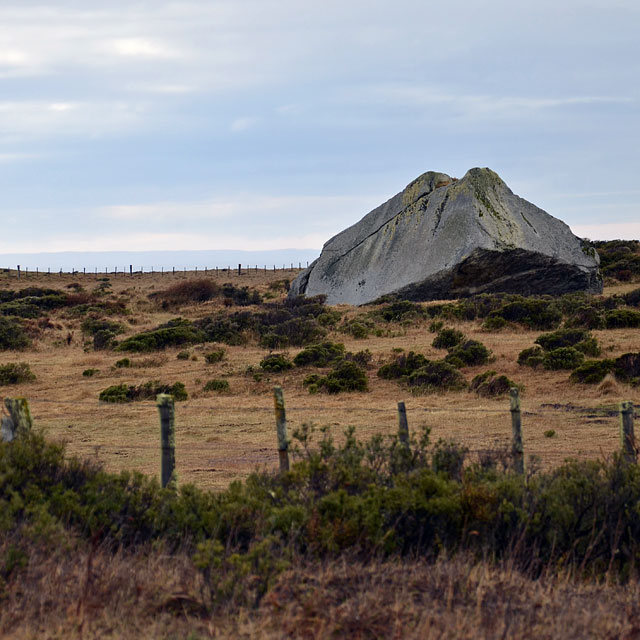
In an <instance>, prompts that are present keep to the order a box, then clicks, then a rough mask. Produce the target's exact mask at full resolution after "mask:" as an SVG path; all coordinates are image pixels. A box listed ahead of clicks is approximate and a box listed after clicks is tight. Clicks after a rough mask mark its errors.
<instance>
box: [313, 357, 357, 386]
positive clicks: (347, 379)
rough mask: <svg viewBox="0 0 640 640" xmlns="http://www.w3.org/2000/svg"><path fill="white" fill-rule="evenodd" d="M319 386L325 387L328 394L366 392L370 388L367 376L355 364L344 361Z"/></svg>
mask: <svg viewBox="0 0 640 640" xmlns="http://www.w3.org/2000/svg"><path fill="white" fill-rule="evenodd" d="M319 386H322V387H324V388H325V389H326V390H327V392H328V393H341V392H343V391H366V390H367V388H368V380H367V374H366V372H365V371H364V369H362V368H361V367H359V366H358V365H357V364H356V363H355V362H350V361H349V360H343V361H342V362H339V363H338V364H337V365H336V366H335V367H334V368H333V369H332V370H331V371H330V372H329V373H328V374H327V376H326V377H325V378H323V380H322V382H321V383H319Z"/></svg>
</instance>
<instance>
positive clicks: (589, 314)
mask: <svg viewBox="0 0 640 640" xmlns="http://www.w3.org/2000/svg"><path fill="white" fill-rule="evenodd" d="M567 325H569V326H572V327H584V328H585V329H604V328H605V327H606V321H605V317H604V312H603V311H602V309H600V308H598V307H597V306H595V305H594V304H590V305H586V304H585V305H582V306H580V307H578V308H577V309H576V310H575V311H574V312H573V313H572V314H571V315H570V317H569V318H568V319H567Z"/></svg>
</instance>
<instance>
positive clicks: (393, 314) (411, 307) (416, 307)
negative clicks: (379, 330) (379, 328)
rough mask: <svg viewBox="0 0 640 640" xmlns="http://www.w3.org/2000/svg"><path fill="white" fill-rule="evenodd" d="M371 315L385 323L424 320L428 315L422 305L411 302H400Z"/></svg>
mask: <svg viewBox="0 0 640 640" xmlns="http://www.w3.org/2000/svg"><path fill="white" fill-rule="evenodd" d="M369 315H370V317H372V318H375V319H380V320H383V321H384V322H406V321H413V320H417V319H420V318H424V317H426V315H427V314H426V311H425V310H424V308H423V307H422V305H420V304H417V303H416V302H410V301H409V300H399V301H398V302H392V303H391V304H386V305H384V306H382V307H380V308H379V309H376V310H375V311H371V312H370V314H369Z"/></svg>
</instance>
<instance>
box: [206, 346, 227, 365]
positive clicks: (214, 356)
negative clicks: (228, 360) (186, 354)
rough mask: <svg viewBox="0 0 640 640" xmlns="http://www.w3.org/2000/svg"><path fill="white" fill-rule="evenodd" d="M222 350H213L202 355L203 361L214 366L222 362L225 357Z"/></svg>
mask: <svg viewBox="0 0 640 640" xmlns="http://www.w3.org/2000/svg"><path fill="white" fill-rule="evenodd" d="M225 353H226V352H225V350H224V349H214V350H213V351H208V352H207V353H205V354H204V361H205V362H206V363H207V364H215V363H216V362H221V361H222V360H224V356H225Z"/></svg>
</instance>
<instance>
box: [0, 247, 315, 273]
mask: <svg viewBox="0 0 640 640" xmlns="http://www.w3.org/2000/svg"><path fill="white" fill-rule="evenodd" d="M319 254H320V251H319V250H318V251H314V250H311V249H279V250H274V251H240V250H234V249H230V250H228V251H227V250H225V251H103V252H95V253H91V252H80V251H77V252H76V251H65V252H60V253H5V254H0V268H5V269H6V268H11V269H15V268H16V266H17V265H20V267H21V269H25V268H26V269H28V270H29V271H32V270H33V271H35V270H36V269H39V270H40V271H46V270H47V269H51V271H59V270H60V269H62V270H63V271H71V270H72V269H75V270H77V271H82V270H83V269H86V270H87V271H95V269H96V268H97V269H98V271H104V270H105V269H108V270H109V271H113V270H114V269H115V268H116V267H117V269H118V271H121V270H127V271H128V270H129V265H131V266H132V267H133V269H134V271H141V270H143V271H151V270H152V269H153V270H154V271H160V270H161V269H164V270H167V269H172V268H173V267H175V268H176V269H180V270H182V269H187V270H193V269H195V268H198V269H204V268H205V267H207V268H215V267H219V268H226V267H231V268H237V266H238V264H242V266H243V267H246V266H247V265H249V266H251V267H255V266H256V265H257V266H259V267H264V266H266V267H268V268H273V266H274V265H275V266H276V267H278V268H282V267H283V265H286V266H287V267H290V266H291V265H292V264H293V265H294V267H298V266H299V265H300V266H302V267H306V266H307V262H309V263H310V262H312V261H313V260H315V259H316V258H317V257H318V255H319Z"/></svg>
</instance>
